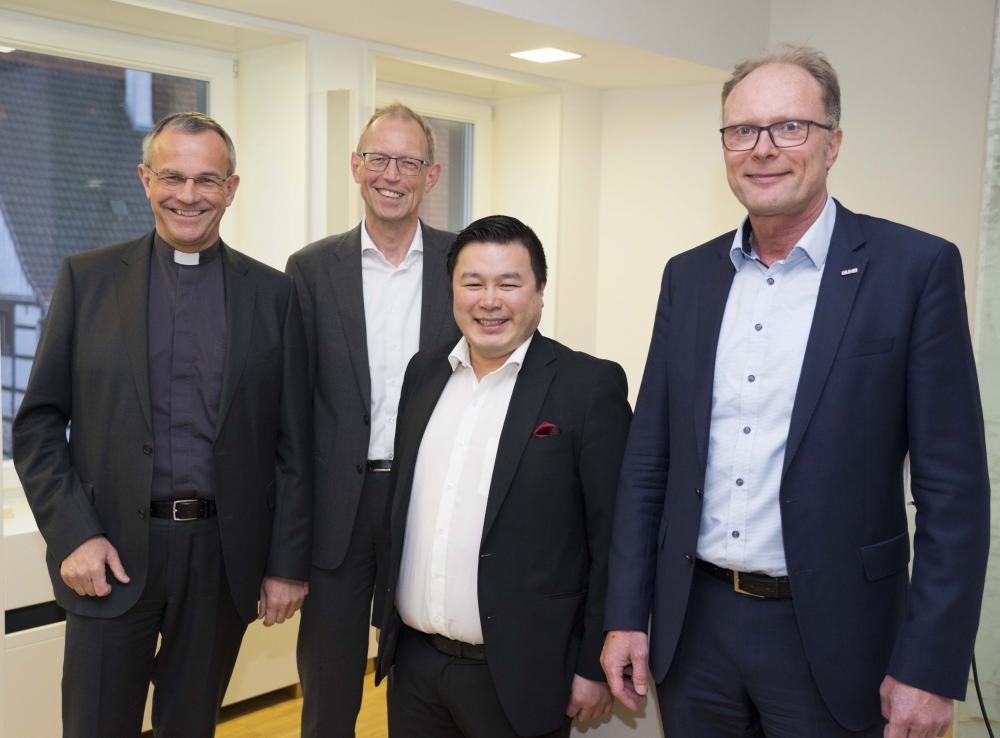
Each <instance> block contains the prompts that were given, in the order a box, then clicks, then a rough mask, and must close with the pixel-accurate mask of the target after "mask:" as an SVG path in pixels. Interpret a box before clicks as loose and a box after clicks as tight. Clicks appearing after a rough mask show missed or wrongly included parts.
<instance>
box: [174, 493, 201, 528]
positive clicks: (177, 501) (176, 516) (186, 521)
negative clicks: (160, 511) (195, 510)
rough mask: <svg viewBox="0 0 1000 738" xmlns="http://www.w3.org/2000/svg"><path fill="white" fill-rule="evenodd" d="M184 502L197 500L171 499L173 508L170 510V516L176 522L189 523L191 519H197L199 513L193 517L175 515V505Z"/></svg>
mask: <svg viewBox="0 0 1000 738" xmlns="http://www.w3.org/2000/svg"><path fill="white" fill-rule="evenodd" d="M186 502H198V500H196V499H190V500H174V501H173V510H172V513H173V514H172V517H173V520H174V522H177V523H190V522H191V521H192V520H198V518H199V517H200V516H199V515H195V516H194V517H178V515H177V506H178V505H181V504H184V503H186Z"/></svg>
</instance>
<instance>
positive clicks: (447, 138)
mask: <svg viewBox="0 0 1000 738" xmlns="http://www.w3.org/2000/svg"><path fill="white" fill-rule="evenodd" d="M427 122H428V123H430V126H431V128H432V129H433V130H434V138H435V141H436V143H437V150H436V156H435V158H436V159H437V160H438V163H439V164H440V165H441V177H440V179H438V183H437V186H436V187H435V188H434V189H433V190H431V191H430V193H428V194H427V196H426V197H424V200H423V202H422V203H421V205H420V216H421V217H422V218H423V219H424V221H426V223H427V224H428V225H430V226H432V227H434V228H440V229H442V230H446V231H460V230H462V229H463V228H464V227H465V226H466V225H467V224H468V223H469V220H470V215H471V210H472V124H471V123H464V122H460V121H454V120H445V119H443V118H434V117H432V116H427Z"/></svg>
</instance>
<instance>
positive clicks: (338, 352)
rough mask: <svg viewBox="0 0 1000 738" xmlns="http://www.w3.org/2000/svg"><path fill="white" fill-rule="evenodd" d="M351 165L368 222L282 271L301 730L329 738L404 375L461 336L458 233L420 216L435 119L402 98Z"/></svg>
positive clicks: (358, 684) (434, 169) (363, 606)
mask: <svg viewBox="0 0 1000 738" xmlns="http://www.w3.org/2000/svg"><path fill="white" fill-rule="evenodd" d="M351 172H352V174H353V175H354V181H355V182H357V183H358V185H359V187H360V190H361V197H362V199H363V200H364V203H365V214H364V220H363V221H362V223H361V224H359V225H358V226H357V227H356V228H354V229H352V230H350V231H348V232H346V233H341V234H339V235H336V236H330V237H329V238H325V239H323V240H321V241H317V242H316V243H313V244H311V245H309V246H307V247H306V248H304V249H302V250H301V251H299V252H298V253H296V254H294V255H292V257H291V259H289V261H288V266H287V270H286V271H287V272H288V273H289V274H290V275H291V276H292V279H293V281H294V282H295V285H296V288H297V291H298V295H299V300H300V301H301V306H302V315H303V320H304V323H305V328H306V342H307V345H308V347H309V379H310V385H311V387H312V393H313V406H314V415H315V417H314V428H313V432H314V438H315V448H316V456H315V459H316V464H315V474H316V489H315V498H314V499H315V508H314V517H313V548H312V572H311V574H310V577H309V586H310V594H309V600H308V602H307V604H306V605H305V606H304V608H303V611H302V623H301V625H300V629H299V642H298V665H299V676H300V678H301V680H302V693H303V697H304V702H303V707H302V735H303V736H322V738H335V737H337V736H353V735H354V723H355V720H356V719H357V714H358V710H359V709H360V705H361V692H362V687H363V683H364V672H365V665H366V662H367V658H368V623H369V620H370V613H371V610H370V608H371V601H372V592H373V589H374V588H375V582H376V578H377V576H378V575H379V574H380V573H381V574H382V575H383V576H384V570H380V563H381V562H379V560H378V552H379V538H380V536H381V535H382V527H383V524H384V519H383V518H384V514H385V505H386V501H387V498H388V493H389V474H388V472H389V471H390V470H391V469H392V460H393V438H394V435H395V430H396V411H397V406H398V404H399V392H400V389H401V387H402V382H403V373H404V371H405V370H406V365H407V363H408V362H409V360H410V357H411V356H413V354H415V353H416V352H417V350H418V349H428V348H432V347H434V346H437V345H440V344H442V343H448V342H451V343H454V342H455V341H456V340H458V329H457V327H456V326H455V323H454V319H453V318H452V313H451V294H450V283H449V280H448V274H447V271H446V269H445V255H446V253H447V250H448V247H449V246H450V245H451V242H452V240H453V238H454V234H452V233H446V232H443V231H439V230H436V229H434V228H430V227H428V226H427V225H426V224H424V223H422V222H421V221H420V219H419V210H420V203H421V200H422V199H423V196H424V195H425V194H426V193H428V192H430V191H431V189H432V188H433V187H434V185H435V184H436V183H437V180H438V177H439V175H440V172H441V167H440V165H438V164H435V163H434V134H433V131H432V130H431V128H430V126H429V125H428V124H427V122H426V121H425V120H424V119H423V118H422V117H421V116H420V115H418V114H417V113H415V112H414V111H412V110H410V109H409V108H408V107H406V106H404V105H401V104H399V103H393V104H392V105H389V106H387V107H385V108H382V109H380V110H377V111H376V112H375V114H374V115H372V117H371V118H370V119H369V121H368V123H367V124H366V125H365V127H364V130H363V131H362V133H361V137H360V140H359V141H358V147H357V151H356V152H354V153H352V154H351ZM381 569H384V567H381ZM376 599H377V597H376Z"/></svg>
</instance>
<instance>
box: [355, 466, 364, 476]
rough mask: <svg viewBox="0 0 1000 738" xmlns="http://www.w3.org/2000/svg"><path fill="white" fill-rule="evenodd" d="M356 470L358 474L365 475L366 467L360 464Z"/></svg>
mask: <svg viewBox="0 0 1000 738" xmlns="http://www.w3.org/2000/svg"><path fill="white" fill-rule="evenodd" d="M354 470H355V471H356V472H357V473H358V474H364V473H365V465H364V464H358V465H357V466H355V467H354Z"/></svg>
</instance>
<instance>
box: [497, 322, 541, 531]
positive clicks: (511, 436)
mask: <svg viewBox="0 0 1000 738" xmlns="http://www.w3.org/2000/svg"><path fill="white" fill-rule="evenodd" d="M556 366H557V365H556V355H555V351H554V350H553V349H552V344H551V342H550V341H549V339H547V338H545V336H543V335H542V334H541V333H538V332H537V331H536V332H535V337H534V338H533V339H532V341H531V345H530V346H529V347H528V353H527V354H525V357H524V364H523V365H522V366H521V371H520V372H518V375H517V381H516V382H515V383H514V392H513V394H512V395H511V397H510V405H508V407H507V417H506V419H505V420H504V423H503V430H501V432H500V442H499V445H498V446H497V455H496V462H495V463H494V465H493V479H492V480H491V481H490V493H489V497H487V499H486V517H485V520H484V522H483V536H482V539H481V540H483V541H485V540H486V536H487V535H489V532H490V527H491V526H492V525H493V522H494V521H495V520H496V518H497V514H498V513H499V512H500V508H501V507H502V506H503V501H504V499H505V498H506V497H507V493H508V492H509V491H510V485H511V483H512V482H513V481H514V475H515V474H517V469H518V466H519V465H520V462H521V455H522V454H523V453H524V447H525V446H526V445H527V443H528V439H529V438H531V431H532V429H533V428H534V427H535V422H536V421H537V420H538V415H539V413H540V412H541V409H542V403H543V402H544V401H545V396H546V395H547V394H548V391H549V385H550V384H551V383H552V378H553V377H554V376H555V373H556Z"/></svg>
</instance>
